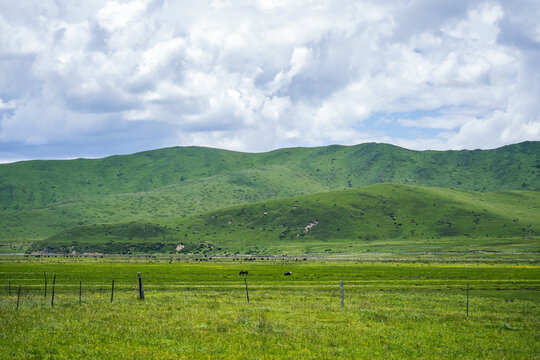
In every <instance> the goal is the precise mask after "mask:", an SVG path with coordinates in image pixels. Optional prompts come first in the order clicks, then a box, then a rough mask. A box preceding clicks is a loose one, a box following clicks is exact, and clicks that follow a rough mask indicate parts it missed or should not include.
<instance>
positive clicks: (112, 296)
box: [111, 280, 114, 304]
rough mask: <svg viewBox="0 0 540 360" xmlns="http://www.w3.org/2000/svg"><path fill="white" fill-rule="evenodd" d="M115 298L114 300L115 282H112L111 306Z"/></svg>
mask: <svg viewBox="0 0 540 360" xmlns="http://www.w3.org/2000/svg"><path fill="white" fill-rule="evenodd" d="M113 298H114V280H113V281H112V287H111V304H112V302H113Z"/></svg>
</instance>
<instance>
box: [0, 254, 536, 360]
mask: <svg viewBox="0 0 540 360" xmlns="http://www.w3.org/2000/svg"><path fill="white" fill-rule="evenodd" d="M201 259H206V258H198V259H197V261H195V259H190V260H188V259H185V258H184V259H179V258H176V257H170V258H166V257H162V258H156V257H151V256H146V257H138V258H129V257H106V256H105V257H99V256H97V257H89V258H83V257H65V258H58V257H39V258H36V257H3V258H2V259H1V260H0V284H3V288H0V348H2V349H3V350H2V352H1V354H0V357H1V358H6V359H9V358H54V359H63V358H66V359H67V358H104V359H108V358H110V359H145V358H162V359H299V358H302V359H328V358H344V359H362V358H366V359H370V358H382V357H384V358H389V359H403V358H437V359H442V358H448V359H455V358H460V359H461V358H463V359H473V358H475V359H478V358H489V359H510V358H511V359H534V358H538V357H539V356H540V322H539V321H538V319H540V265H538V261H537V260H536V261H527V260H526V259H523V260H521V261H514V262H509V261H505V260H502V259H498V258H492V259H490V257H489V256H487V257H486V260H485V261H484V260H476V261H466V260H463V261H459V260H458V262H455V261H444V262H441V260H442V258H438V259H439V260H438V261H432V260H429V259H428V258H424V259H420V261H417V260H418V259H416V260H415V259H409V260H411V261H410V262H405V261H402V262H384V261H383V260H384V258H383V257H380V258H377V257H373V258H372V261H354V260H349V261H336V260H317V261H315V260H310V259H307V260H305V261H304V260H303V258H298V260H296V258H290V259H286V260H283V259H281V260H260V258H259V260H256V261H245V260H244V259H243V258H242V259H238V260H237V261H236V260H234V261H233V260H231V259H217V260H216V259H214V260H211V261H204V262H202V261H199V260H201ZM386 260H387V261H388V259H386ZM402 260H404V259H402ZM446 260H448V259H446ZM243 269H245V270H248V271H249V275H248V277H247V282H248V286H249V295H250V303H249V304H247V301H246V294H245V285H244V280H243V278H242V277H241V276H238V272H239V270H243ZM285 271H292V273H293V275H292V276H283V273H284V272H285ZM44 272H46V273H47V277H48V296H47V297H44ZM137 272H141V273H142V274H143V280H144V287H145V292H146V300H145V301H144V302H143V301H138V300H134V299H131V296H132V293H133V290H134V289H135V287H136V279H137ZM53 274H56V275H57V277H56V288H55V306H54V308H51V298H50V294H51V282H52V279H51V278H52V275H53ZM112 280H114V281H115V294H114V301H113V302H112V303H111V299H110V295H111V293H110V290H111V283H112ZM339 280H343V281H344V284H345V307H344V308H341V307H340V297H339ZM79 281H82V284H83V295H82V304H81V305H79V297H78V292H79ZM8 282H9V283H10V284H11V287H12V293H11V295H8V293H7V292H8V289H7V284H8ZM467 282H469V289H470V292H469V295H470V302H469V316H467V315H466V298H467V297H466V284H467ZM19 285H21V286H22V297H21V299H20V303H19V309H18V310H16V289H18V286H19Z"/></svg>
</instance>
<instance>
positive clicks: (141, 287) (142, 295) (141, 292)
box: [138, 273, 144, 300]
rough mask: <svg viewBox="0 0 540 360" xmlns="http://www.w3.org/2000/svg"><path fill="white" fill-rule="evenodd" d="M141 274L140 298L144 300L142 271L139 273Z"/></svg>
mask: <svg viewBox="0 0 540 360" xmlns="http://www.w3.org/2000/svg"><path fill="white" fill-rule="evenodd" d="M138 275H139V299H140V300H144V289H143V283H142V275H141V273H138Z"/></svg>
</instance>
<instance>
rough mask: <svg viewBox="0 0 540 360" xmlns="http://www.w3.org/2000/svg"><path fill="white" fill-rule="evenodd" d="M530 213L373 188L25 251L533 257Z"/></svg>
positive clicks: (525, 194) (116, 230)
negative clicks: (507, 254)
mask: <svg viewBox="0 0 540 360" xmlns="http://www.w3.org/2000/svg"><path fill="white" fill-rule="evenodd" d="M539 207H540V193H539V192H529V191H505V192H498V193H478V192H470V191H460V190H450V189H440V188H424V187H416V186H406V185H394V184H379V185H372V186H368V187H363V188H357V189H348V190H341V191H331V192H325V193H318V194H311V195H304V196H296V197H291V198H287V199H276V200H269V201H263V202H258V203H254V204H249V205H242V206H235V207H230V208H225V209H220V210H216V211H211V212H207V213H204V214H199V215H192V216H188V217H178V218H163V219H157V220H154V221H136V222H129V223H120V224H109V225H106V224H101V225H90V226H79V227H75V228H72V229H69V230H65V231H63V232H61V233H59V234H57V235H54V236H52V237H50V238H47V239H45V240H43V241H40V242H36V243H35V244H34V245H33V246H32V248H31V251H52V252H71V251H74V252H104V253H145V252H167V253H175V252H177V251H178V252H188V253H203V254H213V253H241V254H242V253H248V254H260V255H264V254H283V253H291V254H303V253H355V252H363V251H526V252H538V251H540V241H539V239H540V238H539V237H538V236H539V235H540V218H539V217H538V213H539ZM178 245H180V247H178V248H177V246H178Z"/></svg>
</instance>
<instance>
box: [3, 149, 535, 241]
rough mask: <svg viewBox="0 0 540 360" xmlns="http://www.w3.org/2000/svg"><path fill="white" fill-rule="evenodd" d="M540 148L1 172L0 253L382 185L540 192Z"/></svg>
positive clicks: (165, 157) (329, 153) (219, 158)
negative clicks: (86, 232) (122, 225)
mask: <svg viewBox="0 0 540 360" xmlns="http://www.w3.org/2000/svg"><path fill="white" fill-rule="evenodd" d="M538 154H540V142H526V143H521V144H516V145H511V146H506V147H503V148H500V149H494V150H485V151H480V150H475V151H446V152H440V151H421V152H419V151H410V150H406V149H402V148H399V147H395V146H391V145H385V144H362V145H357V146H328V147H321V148H294V149H280V150H276V151H272V152H268V153H261V154H247V153H238V152H231V151H224V150H218V149H208V148H196V147H185V148H169V149H161V150H154V151H148V152H143V153H138V154H133V155H126V156H113V157H109V158H104V159H77V160H65V161H28V162H19V163H14V164H3V165H0V245H3V246H0V251H2V252H16V251H20V250H22V251H24V250H25V249H27V248H28V246H29V245H30V244H31V243H32V242H34V241H35V240H38V239H43V238H45V237H48V236H51V235H54V234H56V233H58V232H60V231H63V230H66V229H68V228H70V227H73V226H78V225H91V224H101V223H118V222H125V221H135V220H143V219H149V218H158V217H177V216H184V215H186V216H187V215H194V214H202V213H205V212H208V211H212V210H217V209H221V208H223V207H227V206H233V205H239V204H248V203H253V202H259V201H264V200H269V199H280V198H287V197H290V196H296V195H302V194H314V193H319V192H325V191H331V190H342V189H346V188H357V187H362V186H366V185H370V184H376V183H381V182H392V183H397V184H409V185H416V186H428V187H446V188H455V189H462V190H471V191H479V192H492V191H501V190H538V189H540V175H539V174H540V173H539V171H540V156H539V155H538Z"/></svg>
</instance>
